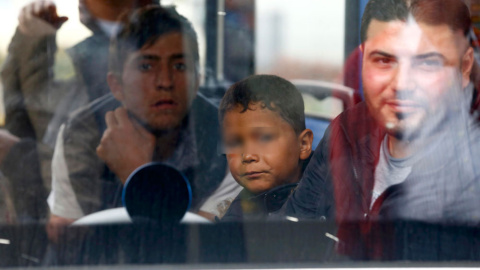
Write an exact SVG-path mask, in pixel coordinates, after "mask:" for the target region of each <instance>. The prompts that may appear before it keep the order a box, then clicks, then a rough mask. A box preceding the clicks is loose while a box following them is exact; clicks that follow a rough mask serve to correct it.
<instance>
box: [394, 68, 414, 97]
mask: <svg viewBox="0 0 480 270" xmlns="http://www.w3.org/2000/svg"><path fill="white" fill-rule="evenodd" d="M414 72H415V71H414V70H412V67H411V65H410V63H400V64H399V65H398V68H397V72H396V73H395V78H394V80H393V84H394V85H393V87H394V89H395V91H397V92H410V91H413V90H414V89H415V74H414Z"/></svg>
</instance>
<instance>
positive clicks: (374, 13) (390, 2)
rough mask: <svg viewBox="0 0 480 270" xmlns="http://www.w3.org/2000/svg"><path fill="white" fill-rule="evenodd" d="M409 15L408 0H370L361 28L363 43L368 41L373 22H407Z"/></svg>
mask: <svg viewBox="0 0 480 270" xmlns="http://www.w3.org/2000/svg"><path fill="white" fill-rule="evenodd" d="M408 14H409V13H408V6H407V0H370V1H369V2H368V3H367V5H366V7H365V11H364V12H363V16H362V24H361V27H360V38H361V41H362V43H364V42H365V41H366V40H367V32H368V27H369V26H370V23H371V22H372V20H377V21H381V22H390V21H406V20H407V18H408Z"/></svg>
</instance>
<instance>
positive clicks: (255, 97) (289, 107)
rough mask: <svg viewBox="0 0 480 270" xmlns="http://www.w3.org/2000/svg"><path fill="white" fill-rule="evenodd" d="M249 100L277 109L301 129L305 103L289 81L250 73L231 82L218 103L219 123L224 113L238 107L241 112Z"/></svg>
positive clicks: (247, 107)
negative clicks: (241, 78) (237, 80)
mask: <svg viewBox="0 0 480 270" xmlns="http://www.w3.org/2000/svg"><path fill="white" fill-rule="evenodd" d="M252 103H259V105H260V106H261V107H262V108H268V109H269V110H272V111H275V112H278V113H279V114H280V116H281V117H282V118H283V119H284V120H285V121H287V123H288V124H290V126H291V127H292V128H293V129H294V130H295V133H297V134H300V133H301V132H302V131H303V130H305V111H304V110H305V106H304V104H303V98H302V95H301V94H300V92H299V91H298V89H297V88H296V87H295V86H294V85H293V84H292V83H291V82H289V81H287V80H285V79H283V78H280V77H278V76H274V75H253V76H250V77H247V78H246V79H243V80H241V81H239V82H237V83H235V84H234V85H232V86H231V87H230V88H229V89H228V90H227V92H226V93H225V95H224V96H223V98H222V101H221V102H220V107H219V109H218V118H219V119H220V123H222V122H223V118H224V116H225V113H226V112H228V111H229V110H232V109H233V108H235V106H237V105H240V106H242V108H243V110H242V112H245V111H246V110H248V109H249V105H251V104H252Z"/></svg>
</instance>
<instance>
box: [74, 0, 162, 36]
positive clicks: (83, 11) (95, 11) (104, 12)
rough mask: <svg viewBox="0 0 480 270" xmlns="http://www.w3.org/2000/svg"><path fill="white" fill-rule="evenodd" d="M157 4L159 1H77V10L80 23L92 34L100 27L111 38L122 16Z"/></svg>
mask: <svg viewBox="0 0 480 270" xmlns="http://www.w3.org/2000/svg"><path fill="white" fill-rule="evenodd" d="M159 4H160V1H159V0H79V1H78V10H79V12H80V21H81V22H82V23H83V24H84V25H85V26H86V27H88V28H89V29H90V30H92V31H94V32H95V31H97V30H98V28H99V27H100V28H101V29H102V30H103V31H104V32H106V33H108V34H109V36H110V37H111V36H113V35H114V34H115V33H116V31H118V30H116V29H115V28H116V26H117V23H118V21H119V20H120V19H121V17H122V14H125V13H128V12H130V11H132V10H133V9H135V8H141V7H145V6H148V5H159Z"/></svg>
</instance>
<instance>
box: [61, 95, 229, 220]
mask: <svg viewBox="0 0 480 270" xmlns="http://www.w3.org/2000/svg"><path fill="white" fill-rule="evenodd" d="M120 105H121V104H120V103H119V102H118V101H117V100H115V99H114V97H113V96H112V95H106V96H104V97H102V98H100V99H98V100H96V101H95V102H93V103H91V104H90V105H89V106H87V107H85V108H82V109H81V110H79V111H78V112H76V113H75V114H74V115H73V116H72V117H71V118H70V119H69V121H68V122H67V123H66V124H65V129H64V132H63V137H61V138H60V137H59V138H58V140H62V141H63V148H64V150H63V151H64V152H63V160H64V162H65V164H66V167H67V168H66V169H67V172H66V174H65V173H63V172H62V171H61V170H60V168H59V169H58V170H57V171H58V172H57V171H56V172H54V173H58V175H57V176H58V177H54V179H55V181H60V182H65V181H69V182H70V183H71V186H72V187H73V191H74V194H75V196H76V200H77V202H78V203H79V205H80V207H81V210H82V212H83V214H84V215H88V214H90V213H94V212H97V211H100V210H105V209H109V208H114V207H119V206H122V202H121V194H122V183H121V182H120V180H119V179H118V178H117V177H116V176H115V175H114V174H113V173H112V172H111V171H110V170H109V168H108V167H107V166H106V164H105V163H104V162H103V161H101V160H100V159H99V158H98V156H97V154H96V147H97V146H98V145H99V143H100V139H101V136H102V134H103V132H104V131H105V129H106V123H105V114H106V113H107V112H108V111H111V110H114V109H116V108H118V107H119V106H120ZM187 118H188V121H189V122H191V123H192V124H193V132H194V138H195V142H194V144H193V145H194V146H195V149H192V150H193V151H191V152H190V153H194V154H193V155H192V156H187V157H183V158H182V159H181V163H188V164H194V165H193V166H190V165H189V166H188V167H187V168H183V169H181V168H182V165H183V164H176V166H177V167H176V168H178V169H179V170H180V171H181V172H182V173H183V174H184V175H185V176H186V177H187V179H188V180H189V181H190V184H191V186H192V194H193V196H192V207H191V210H192V211H196V210H198V208H199V207H200V206H201V205H202V203H203V202H204V200H206V199H207V198H208V197H209V195H210V194H211V193H213V191H215V189H216V188H217V187H218V186H219V185H220V183H221V181H222V180H223V178H224V177H225V173H226V169H227V167H226V160H225V157H224V156H221V155H219V152H218V151H217V143H218V141H219V140H220V135H219V130H218V128H219V125H218V120H217V108H216V107H215V106H214V105H213V104H211V103H209V102H208V101H207V100H206V99H205V98H204V97H203V96H202V95H201V94H198V95H197V98H196V99H195V100H194V102H193V104H192V107H191V109H190V112H189V114H188V117H187ZM158 150H159V151H160V150H161V149H160V148H158ZM154 159H155V158H154ZM192 159H194V160H193V161H194V162H191V161H192ZM63 160H59V161H60V162H63ZM154 161H156V160H154ZM56 162H57V160H56V159H54V164H53V166H55V165H57V163H56ZM58 164H60V163H58ZM62 175H65V176H66V179H64V178H63V177H62ZM54 176H55V175H54ZM55 192H56V191H55ZM55 197H57V194H56V195H55ZM59 197H60V196H59ZM54 213H55V212H54ZM77 218H78V217H77Z"/></svg>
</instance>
